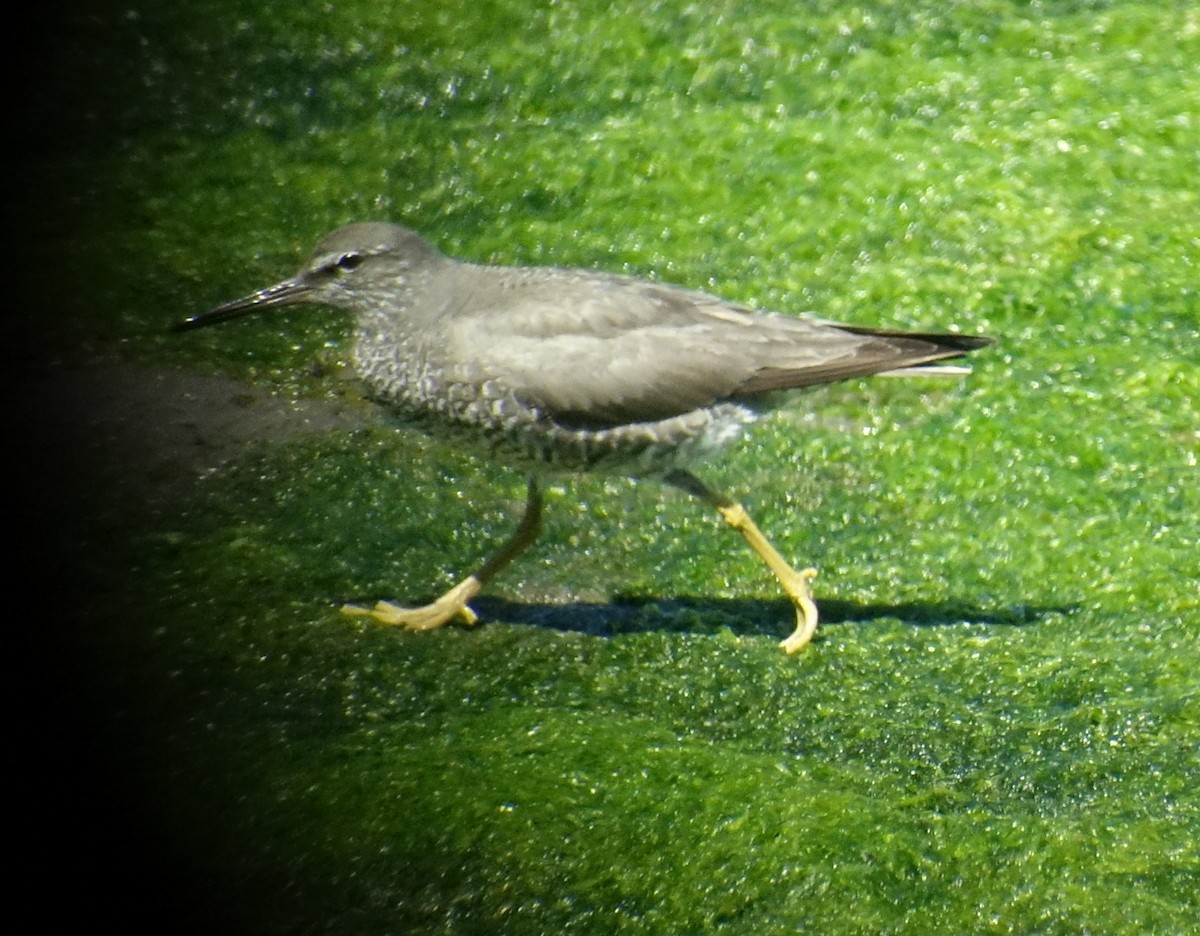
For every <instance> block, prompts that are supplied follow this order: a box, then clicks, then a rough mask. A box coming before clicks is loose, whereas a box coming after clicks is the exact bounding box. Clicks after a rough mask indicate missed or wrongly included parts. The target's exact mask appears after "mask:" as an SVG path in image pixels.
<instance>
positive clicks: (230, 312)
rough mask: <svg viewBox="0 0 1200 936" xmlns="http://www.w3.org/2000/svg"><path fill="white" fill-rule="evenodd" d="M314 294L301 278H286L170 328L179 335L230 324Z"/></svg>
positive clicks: (304, 300)
mask: <svg viewBox="0 0 1200 936" xmlns="http://www.w3.org/2000/svg"><path fill="white" fill-rule="evenodd" d="M311 293H312V287H311V286H309V284H308V283H306V282H305V281H304V280H303V279H302V278H301V277H299V276H296V277H292V279H286V280H284V281H283V282H282V283H276V284H275V285H274V286H268V287H266V289H260V290H258V291H257V292H252V293H250V295H248V296H243V297H242V298H241V299H234V300H233V302H226V303H225V304H224V305H219V306H217V307H216V308H215V309H212V310H210V311H208V312H201V313H200V314H199V315H193V316H191V317H190V318H185V319H184V320H183V321H182V322H176V323H175V324H174V325H173V326H171V330H172V331H177V332H178V331H191V330H192V329H193V328H203V327H204V326H205V325H216V324H218V323H220V322H228V321H229V320H230V319H235V318H241V317H242V316H243V315H249V314H250V313H252V312H258V311H261V310H262V309H269V308H272V307H274V306H282V305H292V304H293V303H297V302H308V301H309V297H310V295H311Z"/></svg>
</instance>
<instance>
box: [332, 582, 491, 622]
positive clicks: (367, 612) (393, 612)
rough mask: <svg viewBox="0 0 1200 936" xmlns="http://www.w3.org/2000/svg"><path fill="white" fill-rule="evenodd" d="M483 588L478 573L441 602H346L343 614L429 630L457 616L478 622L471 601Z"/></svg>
mask: <svg viewBox="0 0 1200 936" xmlns="http://www.w3.org/2000/svg"><path fill="white" fill-rule="evenodd" d="M482 587H483V585H482V583H481V582H480V581H479V579H477V578H475V576H473V575H472V576H471V577H470V578H466V579H463V580H462V581H461V582H459V583H458V584H457V585H455V586H454V587H453V588H452V589H450V591H448V592H446V594H444V595H442V597H441V598H439V599H438V600H437V601H434V602H433V603H431V604H427V605H425V606H424V607H421V608H401V607H400V606H399V605H394V604H391V603H390V602H387V601H380V602H377V603H376V605H375V607H373V608H360V607H358V606H357V605H343V606H342V614H345V615H347V616H349V617H369V618H373V619H374V620H375V622H376V623H377V624H383V625H385V626H387V627H403V628H404V629H405V630H410V631H428V630H434V629H436V628H438V627H441V626H442V625H443V624H449V623H450V621H452V620H453V619H454V618H456V617H458V618H462V620H463V622H464V623H465V624H468V625H471V624H474V623H475V622H476V621H478V620H479V618H478V617H477V616H476V614H475V612H474V611H472V610H471V608H470V607H469V606H468V604H467V602H468V601H470V600H471V599H472V598H474V597H475V596H476V595H478V594H479V590H480V589H481V588H482Z"/></svg>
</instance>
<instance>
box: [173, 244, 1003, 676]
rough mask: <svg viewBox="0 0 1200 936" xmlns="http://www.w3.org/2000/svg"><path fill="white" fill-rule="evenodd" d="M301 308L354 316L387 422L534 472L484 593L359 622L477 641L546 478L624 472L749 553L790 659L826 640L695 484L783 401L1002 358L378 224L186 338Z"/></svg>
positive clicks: (531, 526) (709, 494)
mask: <svg viewBox="0 0 1200 936" xmlns="http://www.w3.org/2000/svg"><path fill="white" fill-rule="evenodd" d="M297 303H309V304H315V305H326V306H335V307H339V308H342V309H346V310H348V311H350V312H351V313H353V315H354V318H355V323H356V324H355V338H354V364H355V368H356V370H357V371H358V373H359V375H360V376H361V377H362V378H363V380H364V381H365V382H366V384H367V385H368V387H369V388H370V390H371V392H372V394H373V395H374V396H375V398H376V399H377V400H378V401H379V402H380V403H381V404H383V405H385V406H387V407H389V408H391V409H393V410H395V411H396V412H398V413H400V414H401V415H402V416H404V417H406V418H408V419H410V420H412V421H414V422H416V423H418V424H420V425H421V426H423V427H424V428H426V429H428V430H430V431H433V432H437V433H442V434H447V435H453V436H454V437H456V438H458V439H459V440H461V441H462V442H463V443H464V444H466V445H468V446H470V447H471V448H472V449H473V450H475V451H479V452H485V453H487V454H490V455H492V456H495V457H497V458H498V459H500V460H502V461H504V462H506V463H508V464H510V465H515V466H517V467H521V468H524V469H526V470H527V471H528V473H529V482H528V493H527V499H526V504H525V511H524V515H523V516H522V518H521V521H520V524H519V525H518V527H517V530H516V532H515V533H513V534H512V536H510V537H509V538H508V540H506V541H505V542H504V543H503V545H502V546H501V547H500V548H499V549H498V550H497V551H496V552H495V553H494V554H493V555H492V556H491V557H490V558H488V559H487V560H486V561H485V562H484V563H483V564H482V565H481V566H480V567H479V568H478V569H477V570H476V571H475V572H474V573H473V574H471V575H469V576H467V577H466V578H465V579H463V580H462V581H461V582H459V583H458V584H457V585H455V586H454V587H453V588H451V589H450V590H449V591H448V592H446V593H445V594H444V595H442V596H441V597H440V598H438V599H437V600H436V601H434V602H432V603H431V604H428V605H425V606H424V607H420V608H404V607H399V606H397V605H394V604H391V603H389V602H386V601H381V602H379V603H378V604H376V605H375V606H374V607H373V608H360V607H357V606H347V607H346V608H344V609H343V610H344V611H345V612H346V613H348V614H352V615H365V616H367V617H370V618H372V619H374V620H375V621H377V622H379V623H381V624H385V625H395V626H400V627H404V628H406V629H408V630H415V631H423V630H431V629H433V628H437V627H441V626H442V625H443V624H446V623H447V622H449V621H451V620H453V619H454V618H460V619H462V620H463V621H465V622H467V623H469V624H474V623H475V621H476V615H475V613H474V612H473V611H472V610H471V607H470V604H469V602H470V601H471V599H472V598H474V597H475V596H476V595H477V594H478V593H479V592H480V590H481V589H482V588H483V586H484V585H485V584H487V582H488V581H490V580H491V579H492V578H493V577H495V575H496V574H497V573H498V572H500V571H501V570H502V569H503V568H504V567H505V566H507V565H508V564H509V563H510V562H512V560H513V559H515V558H516V557H517V556H518V555H519V554H520V553H522V552H523V551H524V550H525V549H527V548H528V547H529V546H530V544H532V543H533V541H534V540H535V539H536V537H537V535H538V532H539V529H540V524H541V513H542V496H541V492H540V487H539V478H540V477H541V476H543V475H544V474H545V473H547V472H554V471H567V472H572V471H578V472H584V471H609V472H614V473H619V474H625V475H629V476H632V477H636V478H657V479H660V480H662V481H664V482H666V483H667V484H670V485H673V486H675V487H678V488H681V489H683V490H685V491H687V492H688V493H690V494H693V495H695V496H696V497H698V498H700V499H701V500H703V501H705V502H706V503H708V504H710V505H711V506H712V507H714V508H715V509H716V510H717V511H718V512H719V514H720V516H721V517H722V518H723V519H724V520H725V522H726V523H727V524H729V525H730V526H731V527H733V529H735V530H737V531H738V532H739V533H740V534H741V535H742V537H743V538H744V539H745V540H746V542H747V543H748V544H749V546H750V548H751V549H753V550H754V552H755V553H757V554H758V555H759V556H760V557H761V558H762V560H763V561H764V562H765V563H766V564H767V566H768V567H769V568H770V570H771V572H772V573H774V575H775V577H776V579H777V580H778V581H779V583H780V585H781V586H782V588H783V590H784V592H785V593H786V594H787V595H788V597H789V598H790V599H791V601H792V603H793V605H794V606H795V609H796V625H795V629H794V630H793V632H792V633H791V635H790V636H788V637H787V639H786V640H784V641H783V642H782V646H783V648H784V649H785V650H786V651H787V652H788V653H794V652H795V651H797V650H799V649H801V648H802V647H804V646H805V645H806V644H807V643H808V642H809V641H810V640H811V639H812V636H813V633H814V632H815V630H816V627H817V617H818V612H817V606H816V603H815V602H814V600H813V595H812V587H811V582H812V579H813V578H814V577H815V575H816V571H815V570H814V569H811V568H806V569H800V570H797V569H795V568H793V567H792V566H791V565H790V564H789V563H788V562H787V561H786V560H785V559H784V558H783V557H782V556H781V555H780V554H779V552H778V551H777V550H776V549H775V548H774V546H772V545H771V543H770V542H769V541H768V540H767V538H766V536H764V535H763V533H762V531H761V530H760V529H759V528H758V526H757V525H755V523H754V521H753V520H752V519H751V518H750V516H749V514H748V513H747V512H746V510H745V509H744V508H743V507H742V506H741V505H740V504H739V503H737V502H736V501H734V500H733V499H731V498H729V497H727V496H725V495H724V494H722V493H720V492H717V491H714V490H712V489H710V488H709V487H707V486H706V485H705V484H704V483H703V482H702V481H701V480H700V479H699V478H698V477H696V475H695V474H693V473H692V471H691V469H690V466H691V465H693V464H695V463H696V462H697V461H700V460H702V459H703V458H704V457H705V456H707V455H710V454H712V453H713V452H715V451H716V450H718V449H721V448H723V447H724V446H726V445H728V444H729V443H731V442H733V441H734V440H736V439H738V438H739V437H740V436H741V435H742V434H743V432H744V431H745V430H746V429H747V427H749V426H750V425H751V424H752V423H753V422H754V421H755V420H756V419H758V418H759V416H760V415H762V414H764V413H766V412H768V411H769V410H771V409H772V408H774V407H775V406H777V405H778V404H779V403H780V402H781V401H782V399H783V397H784V396H786V395H787V394H786V393H785V391H792V390H797V389H800V388H803V387H810V386H813V385H816V384H824V383H831V382H833V381H838V380H845V379H847V378H853V377H864V376H868V375H873V374H900V375H922V374H929V373H962V372H964V371H965V370H966V369H965V368H962V367H955V366H946V365H943V364H940V363H939V362H942V361H945V360H947V359H953V358H959V357H962V356H963V355H964V354H966V353H967V352H969V351H974V350H976V349H978V348H982V347H984V346H986V345H988V344H991V343H992V341H991V339H989V338H984V337H978V336H968V335H958V334H934V333H916V332H902V331H893V330H888V329H878V328H869V327H860V326H855V325H845V324H839V323H836V322H830V321H825V320H823V319H818V318H811V317H804V316H793V315H781V314H776V313H770V312H759V311H755V310H752V309H749V308H746V307H743V306H739V305H736V304H734V303H730V302H726V301H724V300H722V299H719V298H716V297H714V296H711V295H708V294H706V293H703V292H696V291H693V290H689V289H683V288H680V287H677V286H670V285H664V284H659V283H652V282H646V281H642V280H638V279H633V278H630V277H625V276H617V275H612V274H608V273H601V272H592V271H587V270H572V269H560V268H553V267H501V266H481V265H477V264H471V263H463V262H459V261H456V260H453V259H451V258H450V257H447V256H446V255H444V254H442V253H441V252H440V251H438V250H437V249H436V248H434V247H433V246H432V245H431V244H429V243H428V242H427V241H426V240H424V239H423V238H421V237H420V236H419V235H418V234H416V233H415V232H414V231H412V230H409V229H408V228H405V227H401V226H399V225H395V224H382V223H366V224H351V225H348V226H346V227H342V228H339V229H337V230H336V231H333V232H332V233H331V234H329V235H327V236H326V237H324V238H323V239H322V240H321V241H320V243H318V244H317V246H316V249H315V250H314V252H313V254H312V256H311V258H310V259H309V261H308V263H306V264H305V265H304V267H303V268H302V269H301V270H300V271H299V272H298V273H297V274H296V275H295V276H292V277H290V278H289V279H285V280H283V281H282V282H279V283H276V284H275V285H273V286H267V287H266V288H264V289H260V290H257V291H256V292H253V293H250V294H249V295H248V296H245V297H243V298H241V299H235V300H234V301H232V302H229V303H226V304H224V305H221V306H218V307H217V308H215V309H213V310H211V311H209V312H205V313H202V314H199V315H195V316H193V317H191V318H189V319H187V320H185V321H183V322H180V323H179V324H178V325H177V326H176V327H177V328H178V329H180V330H186V329H190V328H198V327H201V326H204V325H211V324H214V323H217V322H223V321H227V320H229V319H232V318H236V317H239V316H242V315H246V314H248V313H251V312H258V311H261V310H264V309H269V308H275V307H278V306H284V305H294V304H297Z"/></svg>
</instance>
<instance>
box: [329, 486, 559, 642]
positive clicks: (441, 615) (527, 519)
mask: <svg viewBox="0 0 1200 936" xmlns="http://www.w3.org/2000/svg"><path fill="white" fill-rule="evenodd" d="M541 528H542V494H541V491H539V490H538V486H537V482H536V481H535V480H534V479H533V478H532V477H531V478H530V479H529V487H528V493H527V496H526V499H525V513H524V515H523V516H522V517H521V523H520V525H519V526H518V527H517V529H516V531H515V532H514V533H513V535H512V536H510V537H509V538H508V540H507V541H506V542H505V543H504V545H503V546H501V547H500V549H499V550H497V552H496V553H495V555H493V556H492V557H491V558H490V559H488V561H487V562H485V563H484V564H483V565H482V566H480V567H479V569H478V571H476V572H475V574H474V575H469V576H467V577H466V578H465V579H463V580H462V581H461V582H459V583H458V584H457V585H455V586H454V587H453V588H452V589H450V590H449V591H448V592H446V594H444V595H442V597H441V598H439V599H437V601H434V602H432V603H431V604H427V605H425V606H423V607H420V608H402V607H400V606H399V605H394V604H391V603H389V602H387V601H380V602H377V603H376V605H375V607H373V608H360V607H358V606H356V605H344V606H343V607H342V613H343V614H345V615H348V616H350V617H369V618H372V619H373V620H374V621H375V622H376V623H378V624H383V625H386V626H388V627H403V628H404V629H405V630H412V631H426V630H433V629H435V628H438V627H441V626H442V625H443V624H448V623H449V622H450V621H452V620H453V619H454V618H455V617H459V618H462V620H463V621H464V622H465V623H467V624H474V623H475V622H476V621H477V620H478V617H477V616H476V615H475V612H474V611H472V610H471V608H470V606H469V605H468V602H469V601H470V600H471V599H472V598H474V597H475V596H476V595H478V594H479V592H480V591H481V590H482V589H483V586H484V585H486V584H487V583H488V582H489V581H491V579H492V578H493V577H494V576H495V575H496V574H497V573H498V572H500V571H501V570H502V569H503V568H504V567H505V566H507V565H508V564H509V563H510V562H512V561H513V560H514V559H516V558H517V556H519V555H521V553H523V552H524V551H525V550H526V549H528V548H529V547H530V546H531V545H532V544H533V541H534V540H536V539H537V536H538V533H539V532H541Z"/></svg>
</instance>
